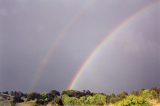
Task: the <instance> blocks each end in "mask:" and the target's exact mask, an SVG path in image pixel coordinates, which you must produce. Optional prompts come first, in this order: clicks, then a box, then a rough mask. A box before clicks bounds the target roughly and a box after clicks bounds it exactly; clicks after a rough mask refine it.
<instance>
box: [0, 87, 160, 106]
mask: <svg viewBox="0 0 160 106" xmlns="http://www.w3.org/2000/svg"><path fill="white" fill-rule="evenodd" d="M59 105H60V106H63V105H65V106H160V88H157V87H155V88H151V89H141V90H139V91H133V92H131V93H127V92H121V93H119V94H117V95H116V94H110V95H106V94H104V93H93V92H91V91H89V90H83V91H76V90H65V91H63V92H62V93H61V94H60V92H58V91H56V90H52V91H50V92H41V93H37V92H31V93H22V92H20V91H11V92H0V106H59Z"/></svg>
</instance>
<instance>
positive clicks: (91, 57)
mask: <svg viewBox="0 0 160 106" xmlns="http://www.w3.org/2000/svg"><path fill="white" fill-rule="evenodd" d="M159 1H160V0H155V1H154V2H152V3H151V4H149V5H146V6H144V7H143V8H141V9H140V10H139V11H137V12H136V13H134V14H132V15H131V16H129V17H127V18H126V19H125V20H124V21H122V22H121V23H120V24H118V25H117V26H116V27H115V28H114V29H113V30H112V31H110V33H108V34H107V35H106V37H105V38H104V39H103V40H102V41H101V42H100V43H99V44H98V45H97V46H96V47H95V48H94V49H93V51H92V52H91V53H90V55H89V56H88V57H87V58H86V59H85V61H84V62H83V63H82V65H81V66H80V68H79V69H78V71H77V73H76V74H75V76H74V77H73V80H72V81H71V83H70V85H69V86H68V89H69V90H70V89H74V87H75V86H76V83H77V81H78V80H79V79H80V78H81V75H82V73H83V72H84V70H85V69H86V68H87V66H88V65H89V64H91V63H92V61H93V60H94V59H95V58H96V56H97V55H98V54H99V52H100V51H101V49H103V48H104V47H105V44H106V42H109V41H110V40H111V39H113V37H115V35H116V34H117V33H118V32H119V31H121V30H122V29H123V28H124V27H125V26H127V25H128V24H129V23H130V22H132V21H133V20H135V19H136V18H137V17H138V16H140V15H141V14H143V13H144V12H146V11H147V10H148V9H150V8H152V7H153V6H154V4H156V3H159Z"/></svg>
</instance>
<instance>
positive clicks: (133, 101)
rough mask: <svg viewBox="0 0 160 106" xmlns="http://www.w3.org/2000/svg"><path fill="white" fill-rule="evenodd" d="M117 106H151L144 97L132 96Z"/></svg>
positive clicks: (116, 105)
mask: <svg viewBox="0 0 160 106" xmlns="http://www.w3.org/2000/svg"><path fill="white" fill-rule="evenodd" d="M115 106H151V105H150V104H149V103H148V102H147V101H146V99H145V98H143V97H142V96H135V95H130V96H127V97H126V98H125V99H123V100H121V101H119V102H118V103H116V104H115Z"/></svg>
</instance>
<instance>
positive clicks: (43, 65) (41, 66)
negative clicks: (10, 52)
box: [29, 0, 96, 91]
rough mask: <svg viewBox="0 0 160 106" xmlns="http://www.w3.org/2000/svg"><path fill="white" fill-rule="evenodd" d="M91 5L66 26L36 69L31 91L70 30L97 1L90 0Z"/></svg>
mask: <svg viewBox="0 0 160 106" xmlns="http://www.w3.org/2000/svg"><path fill="white" fill-rule="evenodd" d="M89 3H90V4H85V6H84V7H83V8H82V9H81V10H80V12H78V13H77V14H76V15H75V16H74V17H73V18H72V20H71V21H70V22H69V23H68V24H67V25H66V27H64V29H63V30H62V31H61V32H60V34H59V35H58V37H57V38H56V40H55V41H54V43H53V44H52V46H51V48H50V49H49V50H48V52H47V54H46V55H45V56H44V58H43V60H42V61H41V62H40V64H39V66H38V68H37V69H36V72H35V75H34V79H33V81H32V84H31V88H30V90H29V91H33V89H34V88H35V86H36V84H37V82H38V81H39V80H40V78H41V76H42V75H43V73H44V69H45V68H46V66H47V64H48V61H49V59H50V57H51V56H52V55H53V53H54V52H55V50H56V48H57V47H58V45H59V44H60V42H61V41H62V40H63V39H64V37H65V35H66V33H67V32H68V30H70V29H71V28H72V26H73V25H74V24H75V23H76V22H77V21H78V20H79V19H80V18H81V17H82V16H83V15H84V14H85V12H86V10H87V9H89V7H90V6H93V5H94V4H95V3H96V0H90V1H89Z"/></svg>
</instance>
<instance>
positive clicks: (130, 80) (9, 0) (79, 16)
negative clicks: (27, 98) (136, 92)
mask: <svg viewBox="0 0 160 106" xmlns="http://www.w3.org/2000/svg"><path fill="white" fill-rule="evenodd" d="M154 1H155V0H0V90H21V91H28V90H29V89H31V87H32V84H33V82H34V80H35V74H37V70H39V67H40V64H41V63H42V61H43V60H44V59H45V58H46V57H47V54H48V52H49V51H51V49H52V47H53V45H54V44H55V42H56V41H58V44H57V47H56V48H55V50H54V52H53V51H52V52H51V53H50V55H49V56H48V57H49V58H47V62H46V65H45V67H44V68H43V69H42V70H43V73H42V75H40V76H39V79H38V81H36V83H35V84H34V90H36V91H42V90H51V89H56V90H60V91H61V90H64V89H66V88H67V87H68V85H69V84H70V82H71V80H72V79H73V77H74V75H75V73H76V71H77V70H78V68H79V67H80V66H81V64H82V63H83V62H84V60H85V59H86V58H87V56H88V55H89V54H90V53H91V51H92V50H93V49H94V48H95V47H96V45H97V44H98V43H99V42H100V41H102V39H103V38H104V37H106V35H107V34H108V33H109V32H110V31H111V30H113V29H114V28H115V27H116V26H117V25H119V23H121V22H122V21H123V20H125V19H126V18H127V17H129V16H131V15H132V14H134V13H136V12H137V11H138V10H140V9H142V8H143V7H145V6H146V5H149V4H150V3H152V2H154ZM146 11H147V12H144V14H143V15H140V16H139V17H137V18H136V19H135V21H134V22H130V23H129V24H128V25H126V26H125V27H124V28H123V30H122V31H120V32H119V33H118V34H117V35H116V37H115V38H114V39H113V40H112V42H109V43H106V46H105V47H104V48H103V50H102V51H101V52H100V53H99V54H98V56H97V57H96V59H94V61H93V62H92V63H91V64H90V65H89V66H88V67H87V68H86V69H85V72H84V73H83V74H82V76H81V78H80V80H79V82H77V84H76V88H75V89H80V90H81V89H90V90H92V91H98V92H112V91H115V92H117V91H121V90H127V91H129V90H133V89H139V88H150V87H153V86H160V30H159V29H160V3H158V2H157V4H155V5H154V6H153V7H152V9H148V10H146ZM62 32H64V33H63V34H64V37H63V38H62V39H59V36H60V34H61V33H62ZM57 39H58V40H57Z"/></svg>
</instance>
